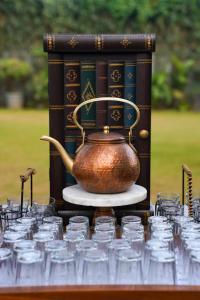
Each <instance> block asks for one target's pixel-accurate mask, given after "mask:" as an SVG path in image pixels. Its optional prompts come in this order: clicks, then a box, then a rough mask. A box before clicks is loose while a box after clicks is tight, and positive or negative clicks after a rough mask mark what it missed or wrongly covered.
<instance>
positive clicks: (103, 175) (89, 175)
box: [40, 97, 140, 194]
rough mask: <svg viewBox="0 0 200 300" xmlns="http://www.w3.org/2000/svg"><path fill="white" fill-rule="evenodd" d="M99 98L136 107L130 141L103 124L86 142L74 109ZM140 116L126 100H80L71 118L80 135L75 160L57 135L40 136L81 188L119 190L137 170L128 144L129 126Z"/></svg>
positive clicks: (138, 166)
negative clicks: (80, 138) (52, 147)
mask: <svg viewBox="0 0 200 300" xmlns="http://www.w3.org/2000/svg"><path fill="white" fill-rule="evenodd" d="M99 101H117V102H123V103H126V104H128V105H130V106H132V107H133V108H134V109H135V110H136V113H137V116H136V120H135V122H134V124H133V125H132V126H131V127H130V130H129V143H126V140H125V137H124V136H123V135H121V134H119V133H116V132H110V131H109V127H108V126H104V129H103V131H102V132H97V133H91V134H89V135H88V137H87V140H86V142H85V131H84V129H83V127H82V126H81V125H80V124H79V123H78V121H77V112H78V110H79V109H80V108H81V107H82V106H84V105H86V104H91V103H93V102H99ZM139 119H140V111H139V109H138V107H137V106H136V105H135V104H134V103H132V102H130V101H129V100H125V99H121V98H114V97H102V98H94V99H90V100H86V101H84V102H82V103H81V104H79V105H78V106H77V107H76V109H75V110H74V112H73V121H74V123H75V124H76V125H77V127H78V128H80V130H81V135H82V144H81V146H80V147H79V148H78V149H77V151H76V157H75V159H74V160H73V159H72V158H71V157H70V156H69V154H68V153H67V152H66V151H65V149H64V148H63V146H62V145H61V144H60V143H59V142H58V141H57V140H56V139H53V138H52V137H49V136H42V137H41V138H40V139H41V140H44V141H48V142H50V143H52V144H54V146H55V147H56V149H57V150H58V152H59V154H60V156H61V158H62V160H63V163H64V165H65V167H66V169H67V170H68V171H69V172H70V173H71V174H72V175H73V176H74V177H75V178H76V180H77V182H78V183H79V184H80V185H81V186H82V188H83V189H85V190H86V191H88V192H91V193H98V194H105V193H106V194H113V193H120V192H124V191H126V190H128V188H129V187H130V186H131V185H132V184H133V183H135V181H136V180H137V178H138V176H139V173H140V164H139V160H138V157H137V155H136V150H135V148H134V147H133V145H132V144H131V138H132V130H133V128H134V127H135V126H136V125H137V123H138V122H139Z"/></svg>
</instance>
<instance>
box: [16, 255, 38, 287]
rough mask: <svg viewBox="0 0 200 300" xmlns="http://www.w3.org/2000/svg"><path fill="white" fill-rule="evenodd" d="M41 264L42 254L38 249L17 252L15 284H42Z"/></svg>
mask: <svg viewBox="0 0 200 300" xmlns="http://www.w3.org/2000/svg"><path fill="white" fill-rule="evenodd" d="M43 264H44V254H43V253H42V252H41V251H40V250H32V251H28V252H22V253H19V255H18V256H17V263H16V285H19V286H27V285H28V286H35V285H36V286H38V285H41V284H44V276H43V267H44V266H43Z"/></svg>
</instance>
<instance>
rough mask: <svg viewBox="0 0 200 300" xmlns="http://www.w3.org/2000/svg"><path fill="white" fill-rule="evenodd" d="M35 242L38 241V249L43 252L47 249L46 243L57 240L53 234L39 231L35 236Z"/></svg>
mask: <svg viewBox="0 0 200 300" xmlns="http://www.w3.org/2000/svg"><path fill="white" fill-rule="evenodd" d="M33 240H34V241H36V247H37V249H38V250H41V251H43V250H44V249H45V243H46V242H50V241H52V240H55V238H54V234H53V233H51V232H46V231H39V232H37V233H35V234H34V235H33Z"/></svg>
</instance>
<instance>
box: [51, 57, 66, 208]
mask: <svg viewBox="0 0 200 300" xmlns="http://www.w3.org/2000/svg"><path fill="white" fill-rule="evenodd" d="M48 79H49V84H48V87H49V88H48V89H49V90H48V92H49V135H50V136H51V137H53V138H55V139H57V140H58V141H59V142H60V143H61V144H62V145H63V146H64V90H63V57H62V55H59V54H56V53H55V54H53V53H52V54H49V55H48ZM64 174H65V173H64V167H63V163H62V161H61V158H60V156H59V153H58V152H57V151H56V150H55V147H54V146H53V145H52V144H50V172H49V179H50V195H51V197H53V198H55V199H56V206H57V208H58V209H59V208H61V207H62V205H63V200H62V189H63V187H64V186H65V178H64Z"/></svg>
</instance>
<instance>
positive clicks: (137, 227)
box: [122, 223, 144, 237]
mask: <svg viewBox="0 0 200 300" xmlns="http://www.w3.org/2000/svg"><path fill="white" fill-rule="evenodd" d="M130 232H133V233H135V232H137V233H138V234H141V235H144V226H143V225H141V224H138V223H127V224H124V226H123V229H122V236H123V237H125V236H126V234H127V233H130Z"/></svg>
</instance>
